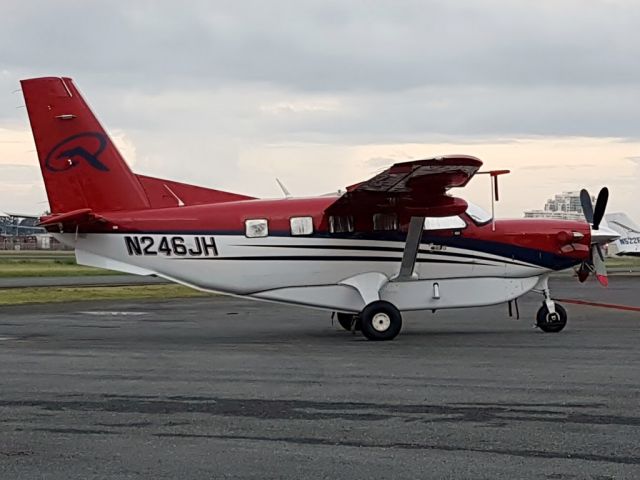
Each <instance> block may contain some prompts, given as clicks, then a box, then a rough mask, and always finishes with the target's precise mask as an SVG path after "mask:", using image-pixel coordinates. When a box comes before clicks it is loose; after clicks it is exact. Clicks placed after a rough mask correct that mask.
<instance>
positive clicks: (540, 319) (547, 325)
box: [536, 303, 567, 333]
mask: <svg viewBox="0 0 640 480" xmlns="http://www.w3.org/2000/svg"><path fill="white" fill-rule="evenodd" d="M556 314H557V316H556V319H555V320H554V319H551V318H549V317H550V315H549V309H548V308H547V305H546V304H544V303H543V304H542V306H541V307H540V310H538V314H537V315H536V326H537V327H539V328H540V330H542V331H543V332H546V333H557V332H559V331H561V330H562V329H563V328H564V327H565V326H566V325H567V311H566V310H565V309H564V307H563V306H562V305H559V304H557V303H556Z"/></svg>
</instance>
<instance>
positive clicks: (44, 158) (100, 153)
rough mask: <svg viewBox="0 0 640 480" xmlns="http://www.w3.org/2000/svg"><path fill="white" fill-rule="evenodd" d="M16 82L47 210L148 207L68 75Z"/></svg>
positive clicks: (67, 210)
mask: <svg viewBox="0 0 640 480" xmlns="http://www.w3.org/2000/svg"><path fill="white" fill-rule="evenodd" d="M20 83H21V84H22V93H23V94H24V99H25V102H26V105H27V112H28V113H29V121H30V122H31V129H32V131H33V138H34V140H35V142H36V148H37V151H38V158H39V159H40V168H41V169H42V176H43V177H44V183H45V187H46V189H47V195H48V197H49V205H50V206H51V211H52V213H64V212H69V211H72V210H79V209H84V208H89V209H91V210H93V211H94V212H108V211H117V210H140V209H145V208H149V206H150V205H149V200H148V199H147V196H146V194H145V192H144V189H143V188H142V185H140V182H139V181H138V179H137V177H136V176H135V175H134V174H133V172H132V171H131V170H130V169H129V167H128V166H127V164H126V163H125V162H124V159H123V158H122V156H121V155H120V153H119V152H118V149H117V148H116V147H115V145H114V144H113V142H112V141H111V139H110V138H109V136H108V135H107V133H106V132H105V130H104V128H102V125H100V122H98V119H97V118H96V117H95V115H94V114H93V112H92V111H91V109H90V108H89V106H88V105H87V103H86V102H85V101H84V99H83V98H82V95H80V92H79V91H78V89H77V88H76V87H75V85H74V84H73V81H72V80H71V79H70V78H58V77H47V78H34V79H30V80H22V81H21V82H20Z"/></svg>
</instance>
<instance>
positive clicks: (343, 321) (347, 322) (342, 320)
mask: <svg viewBox="0 0 640 480" xmlns="http://www.w3.org/2000/svg"><path fill="white" fill-rule="evenodd" d="M336 317H337V318H338V323H339V324H340V326H341V327H342V328H344V329H345V330H346V331H347V332H350V331H351V325H352V323H353V321H354V319H355V322H356V323H355V325H353V329H354V330H355V331H358V332H359V331H360V330H361V329H362V323H361V322H360V317H358V315H355V314H353V313H342V312H338V313H336Z"/></svg>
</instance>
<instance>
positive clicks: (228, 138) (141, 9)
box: [0, 0, 640, 219]
mask: <svg viewBox="0 0 640 480" xmlns="http://www.w3.org/2000/svg"><path fill="white" fill-rule="evenodd" d="M638 25H640V2H637V1H632V0H628V1H625V0H601V1H597V0H590V1H569V0H567V1H563V0H556V1H545V0H535V1H507V0H493V1H474V2H450V1H425V0H423V1H399V0H394V1H391V0H390V1H353V0H350V1H345V0H342V1H335V2H334V1H327V0H323V1H305V0H296V1H293V0H288V1H281V0H270V1H268V2H265V1H255V2H250V1H241V0H235V1H233V2H231V1H225V2H222V1H219V2H216V1H201V2H197V1H192V2H189V1H184V2H175V1H146V2H143V1H115V0H111V1H105V2H92V1H87V0H82V1H80V0H77V1H76V0H74V1H71V0H56V1H24V0H21V1H14V0H3V1H2V2H0V211H2V210H5V211H7V210H8V211H20V212H40V211H42V210H44V209H45V208H47V204H46V195H45V193H44V187H43V185H42V180H41V177H40V172H39V169H38V167H37V159H36V157H35V150H34V145H33V140H32V137H31V133H30V130H29V128H28V120H27V116H26V111H25V109H24V108H21V107H20V106H21V105H23V99H22V97H21V94H20V92H19V91H17V92H16V90H17V89H18V88H19V80H20V79H21V78H28V77H34V76H44V75H56V76H62V75H64V76H71V77H73V78H74V80H75V82H76V85H77V86H78V87H79V88H80V90H82V92H83V94H84V96H85V97H86V98H87V100H88V102H89V103H90V104H91V105H92V108H93V110H94V112H95V113H96V114H97V115H98V117H99V118H100V119H101V121H102V122H103V123H104V124H105V126H106V127H107V128H108V129H109V131H110V133H111V134H112V137H113V138H114V141H115V142H116V143H117V144H118V146H119V147H120V149H121V150H122V153H123V154H124V155H125V158H126V159H127V161H128V162H129V163H130V164H131V165H132V167H133V169H134V170H135V171H137V172H139V173H144V174H148V175H153V176H158V177H165V178H171V179H174V180H179V181H184V182H190V183H196V184H200V185H205V186H210V187H213V188H220V189H228V190H232V191H238V192H241V193H247V194H251V195H256V196H267V197H275V196H279V195H280V192H279V190H278V187H277V184H276V182H275V180H274V179H275V177H279V178H280V179H281V180H282V181H283V182H284V183H285V184H286V185H287V187H288V188H289V190H291V192H292V193H294V194H296V195H312V194H321V193H325V192H328V191H333V190H337V189H338V188H343V187H344V186H345V185H348V184H352V183H355V182H357V181H360V180H364V179H366V178H368V177H370V176H371V175H373V174H375V173H376V172H377V171H379V170H380V169H382V168H383V167H384V166H386V165H389V164H391V163H393V162H396V161H402V160H409V159H418V158H425V157H430V156H434V155H442V154H448V153H464V154H469V155H476V156H478V157H480V158H481V159H482V160H484V161H485V164H486V165H487V166H488V167H491V168H509V169H511V170H512V171H513V174H512V175H511V176H510V177H506V178H503V180H502V192H503V201H502V202H501V205H500V206H499V209H498V212H499V214H500V215H501V216H516V217H517V216H521V215H522V211H523V210H524V209H527V208H542V207H543V205H544V202H545V200H546V199H547V198H548V197H550V196H552V195H553V194H555V193H558V192H560V191H562V190H577V189H580V188H581V187H583V186H586V187H588V188H590V189H592V190H594V192H595V191H596V190H597V189H599V188H600V187H601V186H602V185H608V186H609V187H610V188H611V190H612V196H611V203H610V205H611V206H610V209H609V211H610V212H612V211H614V210H625V211H627V212H628V213H630V214H631V215H632V216H634V217H635V218H636V219H640V202H639V201H638V200H639V196H640V193H639V192H640V189H639V188H638V185H639V183H640V113H639V112H640V61H638V59H640V28H638ZM485 183H486V179H483V178H478V179H476V180H475V181H474V182H473V184H472V185H470V187H469V188H468V189H467V191H466V192H459V194H460V195H461V196H466V197H468V198H471V199H473V200H481V201H482V200H486V199H487V198H488V185H486V184H485ZM484 203H485V204H486V203H487V202H484Z"/></svg>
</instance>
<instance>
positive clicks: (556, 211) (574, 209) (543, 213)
mask: <svg viewBox="0 0 640 480" xmlns="http://www.w3.org/2000/svg"><path fill="white" fill-rule="evenodd" d="M595 201H596V199H595V197H594V196H593V195H592V196H591V203H592V204H593V203H595ZM524 218H554V219H558V220H584V214H583V213H582V205H581V204H580V192H562V193H559V194H557V195H556V196H555V197H553V198H550V199H549V200H547V203H545V205H544V209H543V210H525V212H524Z"/></svg>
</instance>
